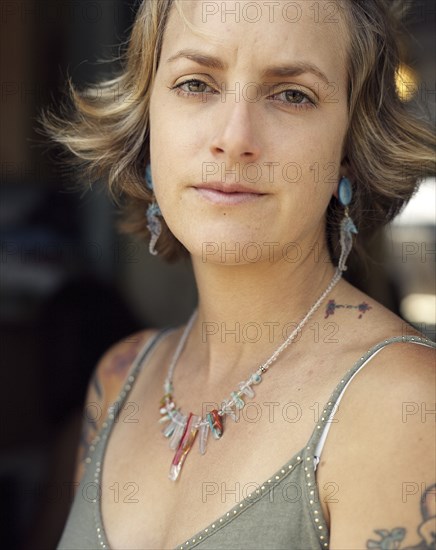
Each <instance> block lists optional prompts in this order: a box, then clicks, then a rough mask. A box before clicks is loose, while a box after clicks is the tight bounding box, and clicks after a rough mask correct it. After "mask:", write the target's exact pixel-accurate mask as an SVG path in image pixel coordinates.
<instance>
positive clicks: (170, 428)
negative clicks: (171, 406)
mask: <svg viewBox="0 0 436 550" xmlns="http://www.w3.org/2000/svg"><path fill="white" fill-rule="evenodd" d="M176 427H177V424H176V423H175V422H174V420H172V421H171V423H170V424H168V426H165V428H164V429H163V430H162V433H163V434H164V436H165V437H171V436H172V435H173V433H174V430H175V429H176Z"/></svg>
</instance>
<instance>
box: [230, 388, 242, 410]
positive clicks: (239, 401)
mask: <svg viewBox="0 0 436 550" xmlns="http://www.w3.org/2000/svg"><path fill="white" fill-rule="evenodd" d="M230 395H231V396H232V399H233V401H234V402H235V405H236V408H237V409H243V408H244V407H245V403H244V400H243V399H241V397H240V396H239V395H238V394H237V393H236V392H235V391H232V393H231V394H230Z"/></svg>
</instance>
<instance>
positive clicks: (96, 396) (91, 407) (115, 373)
mask: <svg viewBox="0 0 436 550" xmlns="http://www.w3.org/2000/svg"><path fill="white" fill-rule="evenodd" d="M154 333H155V331H153V330H145V331H142V332H140V333H137V334H134V335H132V336H130V337H128V338H126V339H124V340H121V341H120V342H118V343H117V344H115V345H114V346H112V347H111V348H110V349H109V350H108V351H107V352H106V353H105V354H104V355H103V356H102V358H101V359H100V361H99V362H98V363H97V365H96V367H95V369H94V372H93V374H92V377H91V379H90V382H89V384H88V389H87V393H86V398H85V404H84V407H83V415H82V432H81V436H80V442H79V447H78V449H77V456H76V468H75V474H74V483H75V485H76V486H77V485H78V484H79V483H80V480H81V478H82V476H83V473H84V469H85V461H86V458H87V456H88V451H89V447H90V445H92V442H93V441H94V439H95V437H96V436H97V435H98V432H99V431H100V429H101V427H102V424H103V422H104V421H105V418H106V415H107V410H108V408H109V406H110V405H111V404H112V403H113V401H114V400H115V399H116V398H117V396H118V394H119V392H120V391H121V387H122V385H123V383H124V381H125V379H126V377H127V375H128V372H129V371H130V367H131V365H132V362H133V361H134V359H135V357H136V356H137V354H138V353H139V351H140V349H141V347H142V346H143V345H144V344H145V342H147V341H148V340H149V339H150V338H151V336H152V335H153V334H154Z"/></svg>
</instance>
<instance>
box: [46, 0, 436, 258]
mask: <svg viewBox="0 0 436 550" xmlns="http://www.w3.org/2000/svg"><path fill="white" fill-rule="evenodd" d="M401 4H402V2H396V1H395V0H392V1H388V0H342V1H341V6H342V7H343V8H344V14H345V17H346V23H347V26H348V28H349V33H350V45H351V46H350V51H349V52H348V106H349V128H348V134H347V136H346V161H347V163H348V166H349V172H350V176H351V179H352V181H353V183H354V186H353V187H354V196H353V204H352V205H351V208H350V214H351V216H352V218H353V219H354V221H355V223H356V225H357V227H358V228H359V235H358V237H357V242H356V245H357V247H355V250H357V251H358V252H359V251H360V252H361V251H362V250H364V245H365V241H366V240H367V238H368V236H369V235H370V233H371V232H373V231H374V230H376V229H377V228H379V227H381V226H382V225H384V224H386V223H387V222H389V221H390V220H392V218H393V217H394V216H395V215H396V214H397V213H398V212H399V211H400V209H401V208H402V206H403V205H404V204H405V203H406V202H407V201H408V200H409V199H410V197H411V196H412V194H413V193H414V191H415V189H416V187H417V184H418V183H419V181H420V180H421V179H423V178H424V177H428V176H432V175H434V174H435V156H434V145H435V137H434V133H433V132H432V129H431V126H430V124H429V123H428V122H426V121H425V120H420V119H418V118H417V117H414V116H413V115H412V114H411V113H410V112H409V111H408V110H407V109H406V107H405V105H404V103H403V102H402V101H401V100H400V98H399V95H398V90H397V88H396V80H395V77H396V73H397V71H398V68H399V64H400V54H399V36H400V34H399V28H400V22H401V17H402V16H404V14H403V13H399V12H400V11H401ZM173 7H175V8H176V9H177V10H178V12H179V13H180V15H181V16H182V18H183V19H184V21H185V22H186V23H187V24H188V25H189V26H190V27H191V25H190V23H189V22H188V21H187V20H186V18H185V16H184V15H183V12H182V6H181V0H142V2H141V4H140V6H139V8H138V11H137V15H136V19H135V22H134V25H133V28H132V32H131V36H130V39H129V41H128V43H127V47H126V48H125V50H124V52H123V53H122V54H121V55H120V56H118V57H114V60H116V61H120V62H121V69H120V70H119V71H118V74H117V75H116V76H115V77H114V78H109V79H103V80H101V81H100V82H99V83H98V84H94V85H91V86H88V87H86V88H85V89H83V90H78V89H76V87H75V86H74V84H73V83H72V81H71V78H68V80H67V98H68V101H65V102H64V104H63V105H62V106H61V108H60V109H59V111H58V112H56V110H53V109H50V108H47V109H46V110H44V111H43V112H42V113H41V115H40V117H39V124H40V126H41V131H42V132H43V133H44V135H46V136H48V137H49V139H50V140H51V141H52V142H54V143H57V144H60V145H62V146H63V147H64V148H65V150H66V151H67V152H69V153H70V154H68V158H67V161H68V162H71V163H73V165H74V166H75V167H77V168H79V169H80V174H79V175H80V180H82V181H88V182H89V183H92V182H95V181H97V180H100V181H105V182H107V189H108V191H109V193H110V195H111V196H112V197H113V198H114V200H116V202H117V204H119V205H120V208H121V212H122V213H123V218H122V220H123V221H122V223H121V228H122V230H124V231H126V232H130V233H134V234H137V235H140V236H141V237H146V238H148V230H147V227H146V218H145V211H146V209H147V206H148V204H150V201H151V200H152V195H151V192H150V191H149V190H148V189H147V188H146V185H145V166H146V164H147V163H148V161H149V116H148V115H149V106H150V96H151V90H152V86H153V81H154V78H155V75H156V71H157V68H158V64H159V58H160V53H161V48H162V41H163V36H164V31H165V27H166V24H167V21H168V17H169V14H170V11H171V9H172V8H173ZM64 161H65V159H64ZM342 210H343V209H342V208H341V207H339V205H338V201H337V200H336V199H335V198H334V197H332V199H331V202H330V205H329V207H328V210H327V213H326V228H327V235H328V242H329V249H330V254H331V256H332V259H337V257H338V242H339V236H338V232H339V221H340V218H341V216H342ZM162 225H163V232H162V235H161V237H160V238H159V241H158V246H157V249H158V250H159V252H160V254H161V255H162V256H163V257H164V258H166V259H167V260H169V261H172V260H175V259H178V258H180V257H183V256H184V255H187V254H188V253H187V250H186V249H185V247H184V246H183V245H182V244H181V243H180V242H179V241H178V240H177V239H176V238H175V237H174V235H173V234H172V233H171V232H170V230H169V229H168V227H167V226H166V224H165V222H164V223H163V224H162Z"/></svg>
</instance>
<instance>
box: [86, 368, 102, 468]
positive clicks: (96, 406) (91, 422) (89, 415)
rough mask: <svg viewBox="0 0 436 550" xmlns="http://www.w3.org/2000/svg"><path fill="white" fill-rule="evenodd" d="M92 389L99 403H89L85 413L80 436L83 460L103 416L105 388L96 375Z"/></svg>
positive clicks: (92, 381)
mask: <svg viewBox="0 0 436 550" xmlns="http://www.w3.org/2000/svg"><path fill="white" fill-rule="evenodd" d="M90 387H91V388H92V390H93V391H94V393H95V397H96V398H97V401H93V402H90V403H87V405H86V407H85V409H84V411H83V422H82V433H81V436H80V455H81V456H80V458H81V460H83V459H84V458H85V457H86V456H87V455H88V450H89V446H90V445H91V442H92V441H93V439H94V437H95V435H96V434H97V431H98V420H99V418H100V416H101V414H102V403H103V386H102V384H101V382H100V380H99V377H98V374H97V373H95V374H94V376H93V378H92V380H91V383H90Z"/></svg>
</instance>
